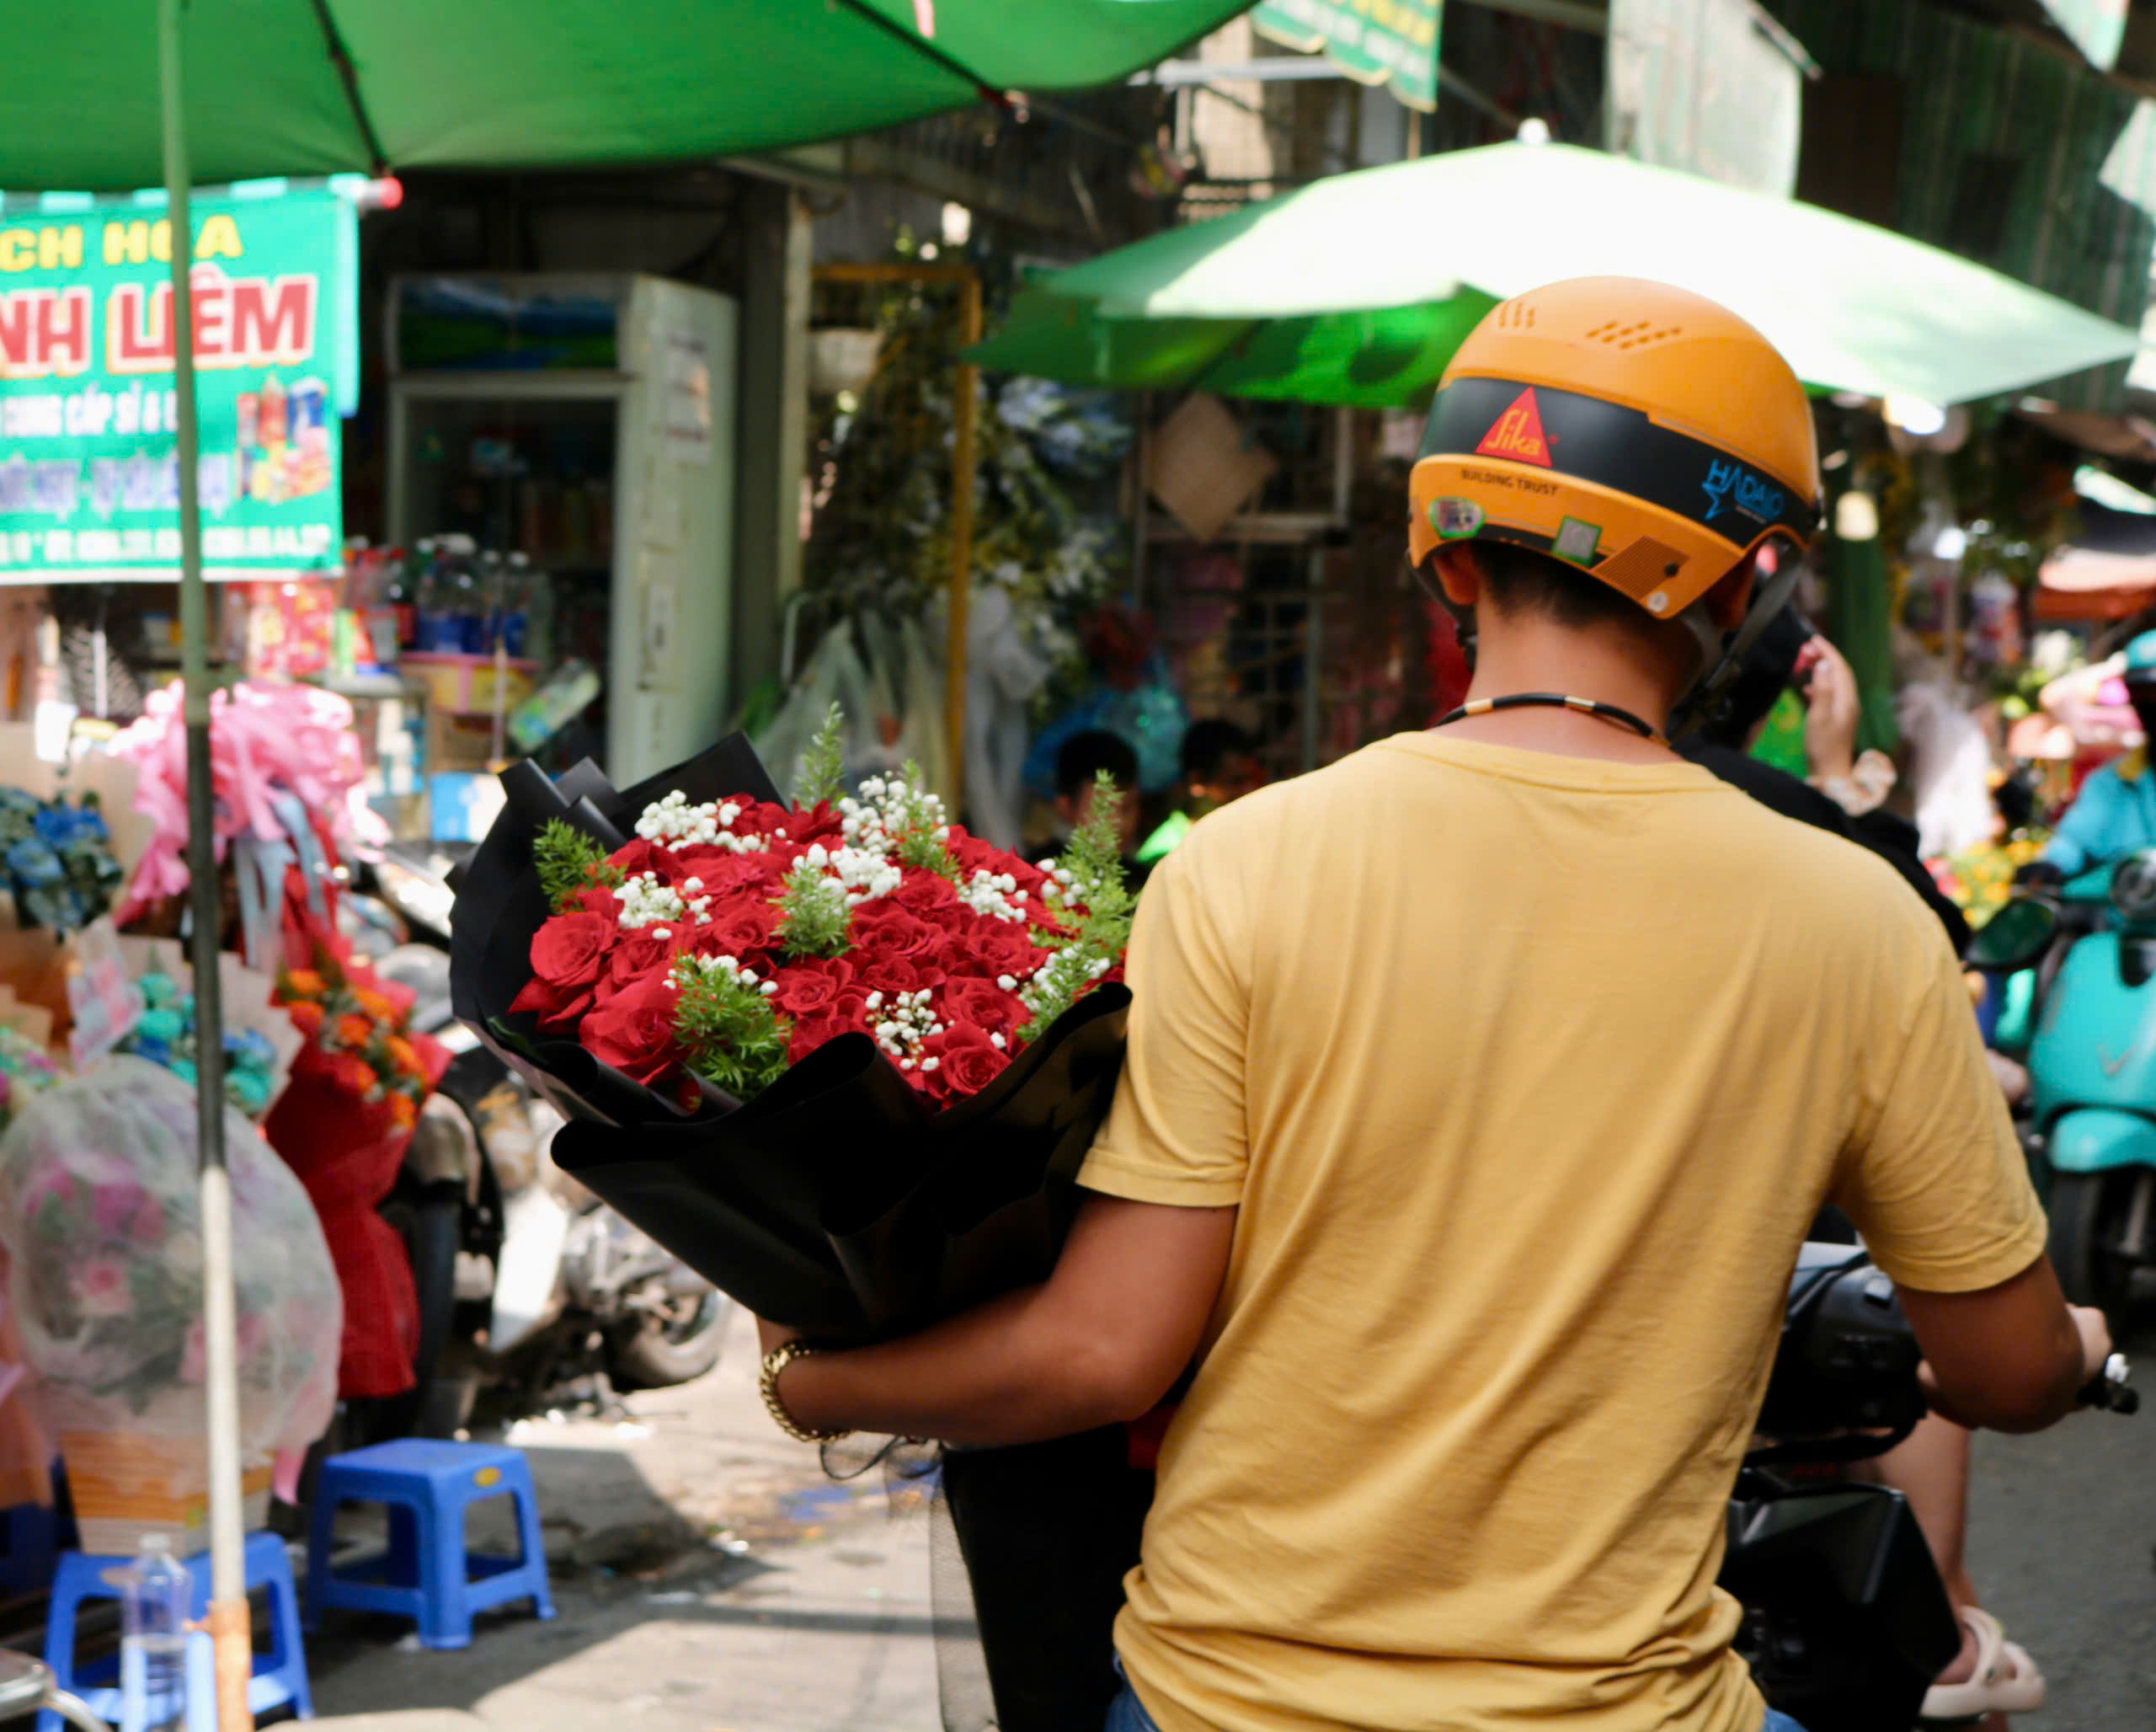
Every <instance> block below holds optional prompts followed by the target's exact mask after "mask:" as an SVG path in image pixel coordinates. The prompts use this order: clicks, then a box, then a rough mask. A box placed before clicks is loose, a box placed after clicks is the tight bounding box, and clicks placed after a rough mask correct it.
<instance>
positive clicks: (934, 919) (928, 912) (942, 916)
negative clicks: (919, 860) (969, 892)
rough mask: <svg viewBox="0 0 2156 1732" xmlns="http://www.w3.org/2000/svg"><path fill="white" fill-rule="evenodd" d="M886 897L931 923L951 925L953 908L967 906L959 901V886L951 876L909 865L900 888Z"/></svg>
mask: <svg viewBox="0 0 2156 1732" xmlns="http://www.w3.org/2000/svg"><path fill="white" fill-rule="evenodd" d="M884 900H885V901H889V902H893V903H895V904H896V905H897V906H899V907H901V908H903V909H905V911H906V912H908V913H909V914H918V915H919V916H920V917H921V918H922V919H924V920H926V921H927V922H929V923H930V924H931V925H935V926H942V927H948V926H949V925H950V924H951V918H952V911H953V910H954V909H957V908H960V907H963V906H964V905H963V903H961V902H960V901H958V886H957V885H954V884H953V883H952V882H951V880H950V879H947V878H946V877H944V876H943V874H942V873H940V872H930V871H927V870H926V869H921V868H919V867H909V868H908V869H906V874H905V879H903V880H902V881H901V882H900V883H899V887H898V888H897V889H896V890H893V891H892V892H891V894H890V895H889V896H887V897H885V898H884Z"/></svg>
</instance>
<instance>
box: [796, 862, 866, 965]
mask: <svg viewBox="0 0 2156 1732" xmlns="http://www.w3.org/2000/svg"><path fill="white" fill-rule="evenodd" d="M778 906H779V923H778V933H779V941H780V943H781V944H782V946H783V947H784V949H785V951H786V954H787V956H788V957H791V958H799V957H803V956H840V955H843V954H845V953H846V949H847V947H848V946H849V945H850V944H851V942H852V941H851V938H850V936H849V934H848V931H847V928H848V926H849V924H850V922H851V917H852V911H851V910H850V909H849V908H848V907H847V906H846V890H845V887H844V886H843V885H841V884H840V883H839V881H838V879H835V878H833V877H831V876H830V874H828V873H826V872H825V870H824V869H823V868H822V867H820V866H814V865H811V864H810V863H809V862H808V861H807V860H805V859H804V860H802V861H799V862H798V863H796V864H795V866H794V869H793V870H792V871H791V872H789V873H788V874H787V876H786V888H785V890H783V891H782V893H781V895H780V896H779V899H778Z"/></svg>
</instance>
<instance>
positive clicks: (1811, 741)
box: [1796, 637, 1863, 782]
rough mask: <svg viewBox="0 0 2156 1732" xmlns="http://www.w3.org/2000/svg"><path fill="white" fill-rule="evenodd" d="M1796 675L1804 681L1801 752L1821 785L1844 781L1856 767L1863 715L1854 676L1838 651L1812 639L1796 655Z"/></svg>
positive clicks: (1831, 645)
mask: <svg viewBox="0 0 2156 1732" xmlns="http://www.w3.org/2000/svg"><path fill="white" fill-rule="evenodd" d="M1796 674H1797V677H1798V678H1799V679H1800V680H1802V681H1804V682H1805V684H1804V698H1805V702H1806V704H1807V705H1809V706H1810V707H1809V708H1808V709H1807V711H1806V714H1805V718H1804V752H1805V756H1806V757H1807V758H1809V759H1810V760H1811V762H1812V775H1813V776H1815V777H1817V778H1818V779H1819V780H1821V781H1822V782H1831V781H1834V780H1836V779H1838V778H1847V777H1848V776H1849V775H1850V774H1851V773H1852V772H1854V770H1855V768H1856V729H1857V722H1858V720H1859V719H1860V717H1861V715H1862V714H1863V706H1862V704H1861V703H1860V701H1859V698H1858V694H1857V687H1856V675H1855V673H1854V671H1851V669H1850V667H1849V663H1848V662H1847V661H1846V660H1844V659H1843V656H1842V652H1841V651H1840V650H1837V649H1836V648H1835V647H1834V646H1833V644H1830V643H1828V641H1827V640H1826V639H1824V638H1819V637H1815V638H1813V639H1812V640H1811V641H1810V642H1809V643H1807V644H1806V645H1805V646H1804V648H1803V650H1801V651H1800V652H1799V654H1798V655H1797V658H1796Z"/></svg>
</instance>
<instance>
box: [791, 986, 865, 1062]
mask: <svg viewBox="0 0 2156 1732" xmlns="http://www.w3.org/2000/svg"><path fill="white" fill-rule="evenodd" d="M871 1020H872V1017H871V1013H870V1012H869V1009H868V1002H867V998H866V997H864V996H863V995H862V991H861V988H860V987H858V986H848V987H847V988H846V990H845V991H844V992H841V993H840V994H839V996H838V997H837V998H836V999H835V1000H834V1001H833V1002H832V1003H831V1005H830V1008H829V1009H828V1010H826V1011H825V1012H824V1013H822V1014H820V1015H818V1016H810V1017H803V1018H799V1019H798V1021H796V1022H795V1024H794V1025H793V1035H792V1039H791V1040H789V1041H788V1042H787V1049H786V1061H787V1063H788V1064H790V1065H798V1064H799V1063H800V1062H801V1061H802V1060H803V1059H804V1058H806V1057H808V1056H809V1054H810V1053H812V1052H814V1050H816V1049H817V1048H818V1047H819V1046H821V1045H825V1043H826V1042H827V1041H831V1040H837V1039H838V1037H839V1036H840V1035H841V1034H866V1033H867V1029H868V1024H869V1023H870V1021H871Z"/></svg>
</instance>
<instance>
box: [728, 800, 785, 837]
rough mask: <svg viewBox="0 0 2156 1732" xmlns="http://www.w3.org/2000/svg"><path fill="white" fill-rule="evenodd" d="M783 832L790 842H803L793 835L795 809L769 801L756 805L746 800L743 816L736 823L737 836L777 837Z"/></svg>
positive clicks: (735, 831) (759, 801) (742, 809)
mask: <svg viewBox="0 0 2156 1732" xmlns="http://www.w3.org/2000/svg"><path fill="white" fill-rule="evenodd" d="M782 830H783V831H785V832H786V839H787V841H788V842H799V841H800V840H801V838H800V837H798V836H796V835H795V834H794V833H793V809H792V807H791V806H775V805H772V804H771V802H770V801H769V800H757V801H755V803H754V804H750V802H748V801H745V800H744V802H743V803H742V806H741V815H740V816H739V817H738V818H736V819H735V820H734V834H735V835H736V836H769V837H776V835H777V834H778V832H779V831H782Z"/></svg>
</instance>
